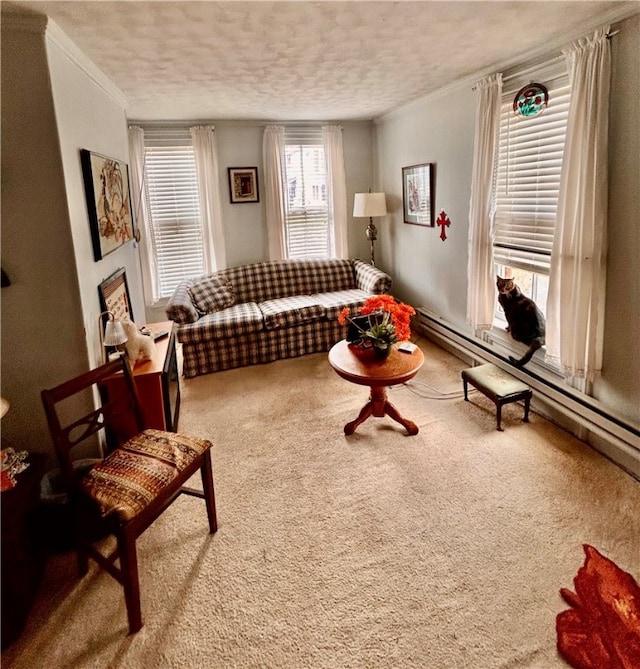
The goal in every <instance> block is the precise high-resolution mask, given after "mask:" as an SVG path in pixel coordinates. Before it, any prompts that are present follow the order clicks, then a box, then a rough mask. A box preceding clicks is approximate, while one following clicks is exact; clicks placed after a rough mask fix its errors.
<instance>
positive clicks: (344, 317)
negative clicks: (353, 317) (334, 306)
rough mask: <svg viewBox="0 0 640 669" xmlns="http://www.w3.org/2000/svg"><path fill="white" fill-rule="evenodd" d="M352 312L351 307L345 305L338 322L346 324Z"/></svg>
mask: <svg viewBox="0 0 640 669" xmlns="http://www.w3.org/2000/svg"><path fill="white" fill-rule="evenodd" d="M350 313H351V309H349V307H345V308H344V309H343V310H342V311H341V312H340V315H339V316H338V323H340V325H344V324H345V323H346V322H347V316H348V315H349V314H350Z"/></svg>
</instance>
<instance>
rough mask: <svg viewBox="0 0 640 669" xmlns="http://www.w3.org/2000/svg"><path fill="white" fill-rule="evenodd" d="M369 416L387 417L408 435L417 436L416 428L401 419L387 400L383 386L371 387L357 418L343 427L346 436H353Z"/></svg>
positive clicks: (412, 423)
mask: <svg viewBox="0 0 640 669" xmlns="http://www.w3.org/2000/svg"><path fill="white" fill-rule="evenodd" d="M369 416H375V417H376V418H383V417H384V416H389V418H392V419H393V420H395V421H397V422H398V423H400V425H402V426H403V427H404V428H405V429H406V430H407V432H408V433H409V434H410V435H415V434H418V431H419V430H418V426H417V425H416V424H415V423H414V422H413V421H410V420H407V419H406V418H403V417H402V416H401V415H400V413H399V412H398V410H397V409H396V408H395V407H394V406H393V404H391V402H389V401H388V400H387V391H386V388H384V387H383V386H372V387H371V395H370V397H369V401H368V402H367V403H366V404H365V405H364V406H363V407H362V409H361V410H360V413H359V415H358V417H357V418H356V419H355V420H352V421H351V422H350V423H347V424H346V425H345V426H344V433H345V434H346V435H350V434H353V433H354V432H355V431H356V428H357V427H358V425H361V424H362V423H364V421H365V420H367V418H369Z"/></svg>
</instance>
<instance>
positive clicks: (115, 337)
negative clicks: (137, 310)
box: [98, 311, 127, 362]
mask: <svg viewBox="0 0 640 669" xmlns="http://www.w3.org/2000/svg"><path fill="white" fill-rule="evenodd" d="M103 316H107V321H106V323H105V324H104V331H103V329H102V317H103ZM98 320H99V326H98V330H100V350H101V351H102V361H103V362H107V356H106V351H105V349H106V347H107V346H120V344H124V343H125V342H126V341H127V335H126V334H125V331H124V328H123V327H122V323H121V322H120V321H118V320H116V318H115V316H114V315H113V312H111V311H103V312H102V313H101V314H100V316H99V317H98Z"/></svg>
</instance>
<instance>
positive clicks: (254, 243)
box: [130, 119, 385, 322]
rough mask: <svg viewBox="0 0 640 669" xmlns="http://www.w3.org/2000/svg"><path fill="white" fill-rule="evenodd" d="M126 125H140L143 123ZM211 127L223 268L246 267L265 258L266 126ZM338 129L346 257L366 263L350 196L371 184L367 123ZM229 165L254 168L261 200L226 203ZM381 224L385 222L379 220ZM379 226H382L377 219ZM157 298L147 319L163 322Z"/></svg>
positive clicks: (369, 128) (232, 124)
mask: <svg viewBox="0 0 640 669" xmlns="http://www.w3.org/2000/svg"><path fill="white" fill-rule="evenodd" d="M130 122H131V123H136V124H142V125H144V120H141V119H135V120H132V121H130ZM200 123H208V124H211V125H213V126H215V133H216V143H217V146H218V166H219V170H220V193H221V195H222V217H223V220H224V225H225V232H224V237H225V244H226V248H225V250H226V254H227V265H228V266H229V267H235V266H237V265H242V264H245V263H253V262H261V261H263V260H268V259H269V245H268V239H267V227H266V215H265V201H264V167H263V162H262V135H263V132H264V127H265V123H262V122H257V121H256V122H250V121H202V122H200ZM341 125H342V127H343V134H342V143H343V151H344V163H345V174H346V181H347V213H348V218H349V230H348V246H349V256H350V257H353V258H362V259H363V260H368V259H369V242H368V241H367V239H366V237H365V234H364V231H365V228H366V227H367V223H368V220H366V219H361V218H358V219H353V217H352V212H353V195H354V193H356V192H367V191H368V190H369V188H372V189H373V187H374V183H373V172H372V170H373V141H372V137H373V135H372V123H371V122H369V121H361V122H358V121H349V122H345V123H342V124H341ZM229 167H257V168H258V185H259V190H260V202H257V203H251V202H249V203H241V204H231V202H230V198H229V181H228V172H227V170H228V168H229ZM383 221H384V219H383ZM378 223H379V225H378V228H380V227H381V226H383V225H385V223H384V222H381V223H380V222H379V221H376V224H378ZM165 302H166V300H162V301H160V302H159V303H158V305H157V306H155V307H147V320H148V321H150V322H151V321H159V320H165V319H166V315H165V312H164V304H165Z"/></svg>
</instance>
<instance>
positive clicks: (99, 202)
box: [80, 149, 134, 262]
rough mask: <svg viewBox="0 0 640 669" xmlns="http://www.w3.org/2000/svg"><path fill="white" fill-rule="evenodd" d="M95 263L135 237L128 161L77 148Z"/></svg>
mask: <svg viewBox="0 0 640 669" xmlns="http://www.w3.org/2000/svg"><path fill="white" fill-rule="evenodd" d="M80 161H81V164H82V176H83V179H84V190H85V197H86V198H87V213H88V214H89V226H90V228H91V240H92V242H93V257H94V260H96V262H97V261H98V260H102V258H103V257H104V256H106V255H107V254H108V253H111V252H112V251H115V250H116V249H118V248H120V247H121V246H123V245H124V244H126V243H127V242H130V241H131V240H132V239H133V238H134V229H133V228H134V223H133V216H132V213H131V195H130V189H129V168H128V166H127V163H125V162H123V161H121V160H116V159H115V158H107V157H106V156H101V155H99V154H97V153H93V152H92V151H87V149H81V150H80Z"/></svg>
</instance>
